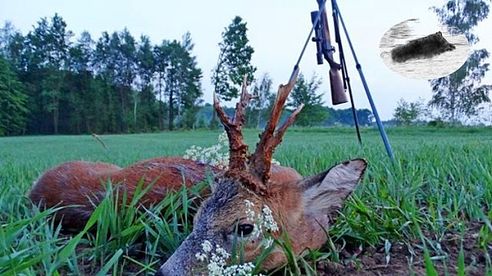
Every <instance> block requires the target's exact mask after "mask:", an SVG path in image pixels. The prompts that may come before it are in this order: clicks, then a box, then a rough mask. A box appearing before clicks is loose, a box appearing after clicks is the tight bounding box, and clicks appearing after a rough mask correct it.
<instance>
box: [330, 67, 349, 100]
mask: <svg viewBox="0 0 492 276" xmlns="http://www.w3.org/2000/svg"><path fill="white" fill-rule="evenodd" d="M330 90H331V102H332V104H333V105H337V104H342V103H346V102H348V99H347V95H346V94H345V87H344V85H343V81H342V76H341V74H340V69H335V68H330Z"/></svg>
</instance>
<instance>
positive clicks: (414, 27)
mask: <svg viewBox="0 0 492 276" xmlns="http://www.w3.org/2000/svg"><path fill="white" fill-rule="evenodd" d="M379 49H380V51H381V54H380V55H381V58H382V59H383V62H384V63H385V64H386V66H388V67H389V68H390V69H391V70H393V71H395V72H397V73H399V74H401V75H403V76H405V77H407V78H412V79H427V80H429V79H437V78H441V77H444V76H447V75H449V74H452V73H453V72H455V71H456V70H458V69H459V68H460V67H461V66H462V65H463V64H464V63H465V61H466V60H467V59H468V55H469V54H470V47H469V45H468V40H467V39H466V37H465V35H463V34H451V33H449V32H448V30H447V28H446V27H445V26H439V25H435V24H424V23H421V22H420V20H419V19H408V20H405V21H403V22H401V23H398V24H396V25H394V26H393V27H391V29H389V30H388V31H387V32H386V33H384V35H383V37H382V38H381V42H380V44H379Z"/></svg>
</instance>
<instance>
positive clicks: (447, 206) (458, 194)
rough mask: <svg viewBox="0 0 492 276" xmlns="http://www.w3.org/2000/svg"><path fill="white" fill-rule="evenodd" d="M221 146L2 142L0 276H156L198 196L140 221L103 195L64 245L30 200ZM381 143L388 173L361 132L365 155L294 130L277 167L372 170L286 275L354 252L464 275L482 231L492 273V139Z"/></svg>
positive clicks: (202, 136)
mask: <svg viewBox="0 0 492 276" xmlns="http://www.w3.org/2000/svg"><path fill="white" fill-rule="evenodd" d="M218 134H219V132H211V131H194V132H173V133H160V134H135V135H103V136H101V137H102V139H103V140H104V143H105V144H106V145H107V147H108V149H105V148H104V147H102V146H101V144H100V143H98V142H97V141H96V140H95V139H94V138H93V137H91V136H31V137H10V138H0V274H2V275H4V274H5V275H14V274H18V273H23V274H27V275H36V274H50V275H58V274H80V273H87V272H89V273H91V274H96V273H98V272H100V273H102V274H105V273H107V272H109V273H112V274H114V275H120V274H125V273H129V271H131V273H143V274H146V273H149V274H151V273H153V272H154V269H156V268H157V267H158V265H159V264H161V263H162V260H163V259H165V258H166V257H168V256H170V254H172V251H173V250H174V249H175V248H176V247H177V246H178V245H179V243H180V242H181V241H182V239H183V238H184V237H185V236H186V235H187V234H188V232H189V231H190V230H191V227H192V226H191V221H190V220H189V214H188V212H189V213H193V212H194V208H195V207H194V206H192V205H191V201H192V197H193V194H194V193H189V192H187V191H180V192H178V193H176V194H173V195H170V196H168V197H167V198H166V199H165V200H164V201H163V202H161V203H160V204H158V205H157V206H154V207H153V208H151V209H149V210H143V211H135V210H136V208H132V206H134V205H135V204H136V203H135V202H128V204H127V207H123V208H122V209H120V210H118V207H117V204H115V200H117V198H124V197H125V195H121V194H115V193H111V191H110V192H109V193H111V194H112V196H111V197H108V198H106V199H105V200H104V201H103V203H101V204H100V207H99V208H100V210H101V212H100V213H99V214H96V215H98V217H97V218H94V227H95V228H96V229H97V231H96V232H95V233H94V232H90V233H88V234H84V235H80V236H79V235H78V236H67V235H64V234H62V233H61V231H60V228H59V226H58V225H56V224H54V223H53V222H52V221H51V220H49V219H47V218H48V217H49V215H50V213H51V212H52V211H53V210H48V211H45V212H40V211H39V210H37V208H35V206H32V204H31V203H30V202H29V200H28V199H27V198H26V194H27V192H28V191H29V189H30V186H31V184H32V182H33V181H34V180H35V179H36V178H37V177H38V176H39V175H40V174H41V173H42V172H43V171H45V170H46V169H49V168H50V167H52V166H55V165H57V164H59V163H61V162H65V161H69V160H91V161H103V162H110V163H114V164H116V165H119V166H127V165H129V164H131V163H133V162H136V161H139V160H142V159H146V158H151V157H156V156H172V155H183V153H184V151H185V150H186V149H187V148H188V147H190V146H191V145H199V146H209V145H212V144H215V143H216V139H217V136H218ZM388 134H389V138H390V141H391V143H392V146H393V149H394V151H395V156H396V159H397V160H396V162H395V163H394V164H392V163H391V162H389V160H388V158H387V156H386V154H385V152H384V147H383V146H382V143H381V141H380V138H379V134H378V132H377V131H376V130H374V129H364V130H363V133H362V138H363V142H364V146H363V147H360V146H359V145H358V144H357V142H356V138H355V134H354V132H353V130H352V129H346V128H335V129H296V128H294V129H291V130H289V132H288V133H287V135H286V137H285V139H284V142H283V143H282V145H281V146H280V147H279V149H278V151H277V152H276V154H275V159H277V160H278V161H280V163H281V164H282V165H285V166H290V167H293V168H295V169H296V170H297V171H299V172H300V173H301V174H302V175H304V176H308V175H312V174H316V173H319V172H321V171H323V170H326V169H327V168H329V167H330V166H331V165H333V164H334V163H337V162H340V161H342V160H346V159H350V158H355V157H364V158H366V159H367V160H368V162H369V169H368V171H367V174H366V176H365V178H364V181H363V184H362V185H361V186H360V188H359V189H358V190H357V191H356V192H355V194H354V195H353V196H352V197H351V199H350V200H349V201H348V203H347V204H346V206H345V208H344V209H343V212H342V213H341V214H340V216H339V219H338V221H337V223H336V225H334V226H333V228H332V229H330V232H329V236H330V241H329V242H328V243H327V245H326V246H325V248H323V249H321V250H320V251H315V252H309V253H308V254H306V255H305V256H304V257H302V258H300V259H298V260H297V261H295V260H291V262H290V263H289V265H287V266H286V268H284V273H286V274H289V273H295V272H296V271H297V272H298V271H299V270H302V271H306V272H309V273H311V272H312V271H315V270H313V269H312V267H313V265H312V263H310V260H319V261H324V260H331V261H340V262H345V263H346V262H348V261H351V262H353V263H355V264H357V263H358V260H357V258H354V260H347V258H346V257H343V256H341V252H342V251H343V250H345V249H346V248H348V247H349V246H359V245H362V246H363V247H364V248H370V247H380V246H382V247H385V251H388V250H389V249H388V248H386V247H387V246H391V244H395V243H398V242H400V243H404V244H406V245H407V246H408V247H409V248H412V249H415V252H421V254H420V255H421V256H420V258H419V256H416V258H415V259H414V260H410V261H409V262H410V263H409V266H410V267H412V266H413V265H419V263H418V262H419V261H420V262H421V264H420V265H422V267H424V269H426V270H427V272H428V273H430V274H432V273H434V272H435V270H436V267H441V268H443V270H442V271H447V273H450V274H457V273H459V274H460V275H463V274H466V272H467V271H468V269H473V266H476V264H475V263H473V262H470V261H469V260H468V259H467V258H466V255H465V254H466V253H463V239H464V238H463V237H464V236H466V233H469V232H470V233H471V231H473V229H474V228H473V227H472V226H473V225H477V224H478V225H479V229H478V230H477V233H472V234H476V235H478V238H477V244H476V247H477V248H479V249H481V250H483V252H484V255H485V262H486V264H485V267H484V268H481V269H483V270H484V271H483V274H485V273H492V265H491V263H490V259H491V257H490V250H491V249H490V246H491V245H492V234H491V233H492V225H491V224H490V221H491V220H492V211H491V210H492V208H491V205H492V129H485V128H482V129H479V128H466V129H465V128H461V129H460V128H447V129H438V128H395V129H389V131H388ZM256 138H257V132H256V131H253V130H247V131H246V140H247V142H248V143H249V144H250V145H252V146H254V145H255V143H256ZM195 192H196V191H195ZM472 228H473V229H472ZM449 234H456V236H457V237H460V239H461V240H459V241H457V242H456V249H457V250H456V252H459V254H458V255H459V256H458V261H457V264H454V263H453V262H452V260H451V259H452V258H451V256H450V254H449V252H447V251H446V250H445V248H444V244H443V243H444V242H445V241H446V239H447V238H448V236H449ZM411 251H412V250H411ZM412 252H413V251H412ZM388 254H390V253H388ZM417 255H418V254H417ZM412 262H414V263H412ZM452 263H453V265H452ZM455 263H456V262H455Z"/></svg>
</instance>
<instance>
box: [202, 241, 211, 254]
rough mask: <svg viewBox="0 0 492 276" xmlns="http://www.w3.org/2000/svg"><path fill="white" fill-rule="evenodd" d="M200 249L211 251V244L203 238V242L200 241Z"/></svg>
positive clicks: (206, 251)
mask: <svg viewBox="0 0 492 276" xmlns="http://www.w3.org/2000/svg"><path fill="white" fill-rule="evenodd" d="M202 250H203V252H205V253H209V252H211V251H212V244H211V243H210V242H209V241H207V240H205V241H204V242H202Z"/></svg>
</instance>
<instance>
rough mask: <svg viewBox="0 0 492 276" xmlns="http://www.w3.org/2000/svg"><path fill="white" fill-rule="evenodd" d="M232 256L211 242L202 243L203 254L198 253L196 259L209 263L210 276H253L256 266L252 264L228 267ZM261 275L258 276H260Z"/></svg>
mask: <svg viewBox="0 0 492 276" xmlns="http://www.w3.org/2000/svg"><path fill="white" fill-rule="evenodd" d="M230 256H231V255H230V254H229V253H227V251H225V250H224V248H222V247H220V246H219V245H216V246H215V250H214V247H213V246H212V243H210V242H209V241H207V240H206V241H204V242H203V243H202V252H199V253H196V254H195V257H196V258H197V259H198V260H199V261H201V262H205V261H207V262H208V265H207V270H208V275H211V276H222V275H225V276H236V275H243V276H249V275H253V269H254V268H255V265H254V264H253V263H251V262H249V263H244V264H240V265H231V266H226V265H227V259H229V257H230ZM260 275H261V274H259V275H258V276H260Z"/></svg>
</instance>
